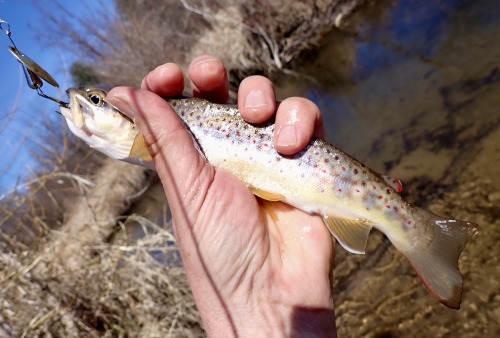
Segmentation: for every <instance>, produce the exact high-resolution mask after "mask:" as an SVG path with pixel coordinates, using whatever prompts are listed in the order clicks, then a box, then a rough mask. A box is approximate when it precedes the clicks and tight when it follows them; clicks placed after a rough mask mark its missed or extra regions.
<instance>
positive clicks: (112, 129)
mask: <svg viewBox="0 0 500 338" xmlns="http://www.w3.org/2000/svg"><path fill="white" fill-rule="evenodd" d="M66 92H67V94H68V96H69V104H68V106H67V107H64V106H61V107H60V110H61V114H62V115H63V116H64V118H65V119H66V123H67V124H68V127H69V129H70V130H71V132H72V133H73V134H74V135H76V136H77V137H78V138H80V139H82V140H83V141H84V142H85V143H87V144H88V145H89V146H90V147H92V148H94V149H96V150H98V151H100V152H102V153H103V154H105V155H107V156H109V157H111V158H114V159H119V160H126V159H127V158H128V157H129V154H130V151H131V149H132V145H133V143H134V140H135V138H136V136H137V135H138V133H139V129H138V128H137V126H136V125H135V123H134V121H133V120H132V119H131V118H129V117H128V116H126V115H124V114H123V113H122V112H120V111H119V110H118V109H117V108H115V107H114V106H113V105H111V104H110V103H109V102H107V101H106V95H107V90H105V89H103V88H100V87H95V86H85V87H75V88H70V89H68V90H67V91H66Z"/></svg>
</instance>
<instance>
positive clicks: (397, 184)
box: [382, 175, 403, 192]
mask: <svg viewBox="0 0 500 338" xmlns="http://www.w3.org/2000/svg"><path fill="white" fill-rule="evenodd" d="M382 178H383V179H384V181H385V183H387V184H389V185H390V186H391V187H392V189H394V190H396V191H397V192H402V191H403V183H401V180H400V179H399V178H395V177H390V176H387V175H382Z"/></svg>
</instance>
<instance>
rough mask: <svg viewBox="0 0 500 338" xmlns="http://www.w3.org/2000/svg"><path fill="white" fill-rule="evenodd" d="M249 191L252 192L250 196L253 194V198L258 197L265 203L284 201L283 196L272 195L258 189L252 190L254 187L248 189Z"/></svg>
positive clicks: (272, 193)
mask: <svg viewBox="0 0 500 338" xmlns="http://www.w3.org/2000/svg"><path fill="white" fill-rule="evenodd" d="M249 189H250V191H251V192H252V194H254V195H255V196H258V197H260V198H262V199H263V200H266V201H271V202H278V201H282V200H284V199H285V196H283V195H281V194H277V193H274V192H269V191H265V190H262V189H259V188H254V187H249Z"/></svg>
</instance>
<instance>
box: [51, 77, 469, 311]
mask: <svg viewBox="0 0 500 338" xmlns="http://www.w3.org/2000/svg"><path fill="white" fill-rule="evenodd" d="M67 93H68V96H69V101H70V102H69V105H68V107H66V106H61V108H60V110H61V114H62V115H63V116H64V118H65V119H66V122H67V124H68V126H69V128H70V130H71V131H72V132H73V133H74V134H75V135H76V136H77V137H79V138H81V139H82V140H83V141H85V142H86V143H87V144H88V145H89V146H90V147H92V148H94V149H97V150H98V151H100V152H102V153H104V154H105V155H107V156H109V157H111V158H114V159H118V160H122V161H126V162H130V163H135V164H139V165H142V166H145V167H148V168H151V169H154V164H153V159H152V158H151V156H150V154H149V152H148V148H147V144H146V142H145V141H144V137H143V136H142V134H141V133H140V130H139V129H138V128H137V126H136V125H135V124H134V121H133V120H132V119H131V118H130V117H128V116H126V115H125V114H123V113H121V112H120V111H119V110H118V109H117V108H115V107H114V106H112V105H111V104H110V103H108V102H107V101H106V94H107V92H106V91H105V90H102V89H99V88H97V87H91V86H89V87H75V88H71V89H69V90H68V91H67ZM166 100H167V102H168V103H169V104H170V105H171V106H172V107H173V109H174V110H175V111H176V113H177V114H178V116H179V117H180V119H181V120H182V121H183V123H184V125H185V126H186V128H187V129H188V130H189V132H190V133H191V135H192V136H193V138H194V140H195V141H196V143H197V146H198V147H199V150H200V152H201V153H202V154H203V155H204V156H205V158H206V160H207V161H208V162H209V163H210V164H212V165H213V166H214V167H216V168H221V169H224V170H226V171H228V172H229V173H231V174H232V175H234V176H235V177H236V178H238V179H239V180H240V181H241V182H242V183H243V184H245V185H246V186H247V187H248V188H249V189H250V191H251V192H252V193H253V194H254V195H256V196H257V197H259V198H261V199H263V200H267V201H281V202H284V203H287V204H289V205H291V206H293V207H295V208H298V209H300V210H302V211H304V212H307V213H309V214H313V215H318V216H319V217H322V219H323V221H324V223H325V225H326V226H327V227H328V229H329V231H330V233H331V234H332V235H333V236H334V237H335V238H336V240H337V241H338V242H339V243H340V245H342V247H344V248H345V249H346V250H347V251H349V252H351V253H355V254H364V253H365V251H366V244H367V240H368V236H369V234H370V231H371V229H372V228H376V229H377V230H379V231H381V232H382V233H383V234H384V235H385V236H386V237H387V238H388V239H389V240H390V242H391V243H392V244H393V245H394V246H395V247H396V249H397V250H398V251H399V252H401V253H402V254H403V255H404V256H405V257H406V258H407V260H408V261H409V263H410V265H411V266H412V267H413V268H414V270H415V271H416V273H417V275H418V277H419V278H420V279H421V280H422V281H423V283H424V285H425V286H426V287H427V289H428V290H429V291H430V292H431V293H432V294H433V295H434V296H435V297H436V298H437V299H438V300H439V301H440V302H441V303H442V304H444V305H445V306H447V307H450V308H453V309H459V308H460V303H461V300H462V288H463V287H462V284H463V280H462V276H461V274H460V271H459V268H458V259H459V257H460V254H461V253H462V251H463V250H464V248H465V246H466V244H467V243H468V242H469V241H470V240H471V238H472V237H473V236H474V235H475V234H476V233H477V231H478V225H477V224H475V223H472V222H467V221H461V220H455V219H448V218H445V217H440V216H438V215H435V214H433V213H431V212H429V211H426V210H424V209H422V208H418V207H416V206H413V205H411V204H409V203H407V202H405V201H404V200H403V199H402V197H401V196H400V194H399V193H400V192H401V191H402V188H403V187H402V184H401V181H400V180H398V179H396V178H391V177H389V176H385V175H381V174H379V173H377V172H375V171H373V170H371V169H370V168H368V167H367V166H365V165H364V164H363V163H361V162H360V161H358V160H356V159H354V158H353V157H351V156H350V155H348V154H347V153H345V152H343V151H342V150H340V149H338V148H336V147H335V146H333V145H331V144H329V143H327V142H325V141H324V140H321V139H318V138H313V139H312V140H311V141H310V143H309V144H308V145H307V146H306V147H305V148H304V149H303V150H301V151H300V152H298V153H296V154H294V155H283V154H280V153H278V152H277V151H276V149H275V148H274V146H273V132H274V121H272V120H271V121H268V122H266V123H263V124H251V123H248V122H246V121H245V120H244V119H243V118H242V117H241V115H240V113H239V111H238V108H237V106H236V105H231V104H216V103H212V102H209V101H207V100H204V99H201V98H173V99H166Z"/></svg>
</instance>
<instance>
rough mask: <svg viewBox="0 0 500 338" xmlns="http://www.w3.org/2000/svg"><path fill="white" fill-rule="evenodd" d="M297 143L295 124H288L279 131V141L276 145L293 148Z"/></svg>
mask: <svg viewBox="0 0 500 338" xmlns="http://www.w3.org/2000/svg"><path fill="white" fill-rule="evenodd" d="M295 143H297V131H296V130H295V126H294V125H293V124H287V125H284V126H282V127H281V128H280V130H279V131H278V139H277V140H276V145H278V146H282V147H287V146H293V145H294V144H295Z"/></svg>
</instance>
